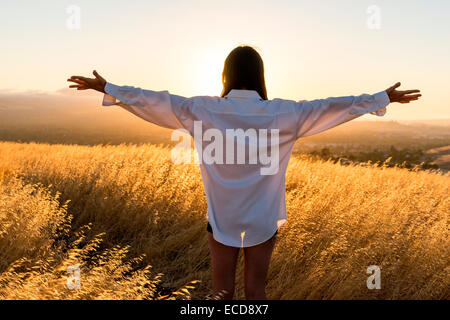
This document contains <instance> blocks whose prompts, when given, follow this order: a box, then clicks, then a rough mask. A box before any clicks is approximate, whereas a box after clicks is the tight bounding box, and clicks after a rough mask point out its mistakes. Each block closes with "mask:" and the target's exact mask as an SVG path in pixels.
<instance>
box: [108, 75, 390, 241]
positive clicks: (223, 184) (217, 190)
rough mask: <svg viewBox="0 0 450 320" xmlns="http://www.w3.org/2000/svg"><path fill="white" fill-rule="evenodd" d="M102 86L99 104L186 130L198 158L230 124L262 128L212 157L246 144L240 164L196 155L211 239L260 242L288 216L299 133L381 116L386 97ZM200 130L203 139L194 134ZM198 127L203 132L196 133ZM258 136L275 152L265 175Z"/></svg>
mask: <svg viewBox="0 0 450 320" xmlns="http://www.w3.org/2000/svg"><path fill="white" fill-rule="evenodd" d="M105 92H106V94H105V96H104V98H103V105H104V106H110V105H119V106H121V107H123V108H125V109H126V110H128V111H130V112H132V113H134V114H135V115H137V116H139V117H141V118H143V119H144V120H147V121H149V122H152V123H154V124H157V125H160V126H162V127H166V128H171V129H185V130H187V131H188V132H189V133H190V134H191V135H192V136H193V137H194V140H195V142H196V149H197V152H198V154H199V158H200V159H201V158H202V157H203V156H204V154H205V153H204V152H206V151H207V150H209V151H211V143H212V141H213V140H214V142H215V143H216V147H220V146H219V145H218V143H223V144H224V143H225V141H226V142H227V143H228V142H229V139H228V135H227V132H228V131H227V130H232V129H234V130H236V129H242V130H243V131H244V133H245V134H247V133H250V132H251V131H254V132H259V133H261V132H263V133H267V137H268V138H267V139H266V140H260V142H259V144H258V143H257V142H255V141H254V140H252V139H251V138H250V136H247V137H246V136H245V134H244V136H243V137H242V136H241V138H242V139H239V138H238V137H237V136H236V141H237V147H236V148H235V147H234V140H233V142H232V143H233V147H231V148H230V149H228V148H227V147H223V148H222V149H221V150H220V152H218V150H219V149H218V148H217V149H216V150H215V153H216V154H215V156H217V157H219V158H223V159H225V158H226V159H227V160H228V158H227V156H229V155H230V154H231V155H232V158H233V159H231V158H230V159H231V160H234V157H235V154H234V153H235V151H236V150H237V148H239V145H240V146H241V147H246V148H247V149H248V151H247V153H246V154H245V160H246V161H244V163H242V161H241V162H239V161H234V162H233V161H230V162H228V161H222V162H220V161H216V162H214V161H203V162H202V161H200V162H201V163H200V169H201V173H202V178H203V184H204V188H205V193H206V199H207V203H208V212H207V219H208V221H209V223H210V224H211V227H212V230H213V236H214V239H215V240H217V241H218V242H221V243H223V244H225V245H228V246H233V247H250V246H254V245H257V244H260V243H262V242H264V241H266V240H268V239H270V238H271V237H272V236H273V234H274V233H275V231H276V230H277V229H278V228H279V227H280V226H281V225H282V224H283V223H285V222H286V221H287V215H286V200H285V173H286V168H287V165H288V162H289V157H290V155H291V151H292V147H293V146H294V143H295V141H296V140H297V139H298V138H300V137H306V136H310V135H313V134H316V133H319V132H322V131H324V130H327V129H330V128H333V127H335V126H337V125H339V124H341V123H344V122H347V121H350V120H353V119H355V118H358V117H360V116H362V115H364V114H367V113H371V114H375V115H378V116H383V115H384V114H385V113H386V108H385V107H386V106H387V105H388V104H389V103H390V101H389V97H388V95H387V94H386V92H385V91H382V92H379V93H376V94H374V95H368V94H363V95H360V96H347V97H338V98H327V99H320V100H312V101H293V100H285V99H273V100H263V99H262V98H261V97H260V96H259V94H258V93H257V92H256V91H253V90H236V89H234V90H231V91H230V93H229V94H228V95H227V96H226V97H225V98H220V97H217V96H196V97H191V98H186V97H181V96H178V95H174V94H170V93H169V92H168V91H151V90H143V89H140V88H134V87H129V86H122V87H121V86H116V85H113V84H111V83H107V84H106V87H105ZM208 129H213V130H215V131H212V130H210V131H209V132H213V133H214V134H213V135H209V137H207V138H206V139H205V137H206V132H208ZM264 130H266V131H264ZM199 132H200V136H201V138H200V139H201V140H198V135H199ZM202 132H205V136H202V135H201V133H202ZM235 132H236V131H235ZM271 132H273V133H277V134H275V135H274V136H275V137H276V136H278V137H277V139H271V137H272V138H273V137H274V136H271V135H270V133H271ZM218 133H223V135H224V136H226V138H225V139H219V140H217V139H218V137H217V134H218ZM212 136H214V138H211V137H212ZM259 137H261V136H259ZM233 139H234V137H233ZM261 141H264V142H265V143H266V145H265V146H266V147H267V149H268V150H272V151H268V153H270V152H272V153H273V152H274V151H277V152H278V158H276V161H277V163H276V171H273V170H272V172H269V173H268V174H262V172H263V171H262V170H263V169H264V168H267V167H268V166H269V165H268V164H267V162H266V163H263V162H262V161H260V162H259V163H258V162H257V163H255V162H252V161H249V159H250V158H251V157H252V156H254V155H255V154H256V153H255V151H254V150H255V149H254V148H252V146H253V147H254V146H255V145H258V148H260V147H261V145H262V144H261ZM208 145H209V147H208ZM251 150H253V151H251ZM227 153H228V154H227ZM211 154H212V155H214V152H212V153H210V155H211ZM216 159H217V158H216ZM209 160H211V159H209ZM241 160H242V159H241ZM272 167H273V164H272ZM269 171H270V170H269Z"/></svg>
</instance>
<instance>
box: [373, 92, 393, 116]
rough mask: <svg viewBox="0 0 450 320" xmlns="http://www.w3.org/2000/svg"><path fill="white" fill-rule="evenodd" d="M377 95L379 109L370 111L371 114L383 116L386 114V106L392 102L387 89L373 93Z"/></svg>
mask: <svg viewBox="0 0 450 320" xmlns="http://www.w3.org/2000/svg"><path fill="white" fill-rule="evenodd" d="M373 96H374V97H375V101H376V102H378V108H377V110H372V111H370V114H373V115H376V116H379V117H382V116H384V115H385V114H386V106H387V105H388V104H389V103H391V101H390V100H389V96H388V94H387V93H386V91H381V92H378V93H376V94H374V95H373Z"/></svg>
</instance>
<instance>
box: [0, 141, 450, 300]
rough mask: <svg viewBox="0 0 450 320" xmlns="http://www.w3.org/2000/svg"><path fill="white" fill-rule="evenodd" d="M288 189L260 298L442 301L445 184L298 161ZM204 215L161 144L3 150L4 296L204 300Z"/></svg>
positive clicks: (427, 177)
mask: <svg viewBox="0 0 450 320" xmlns="http://www.w3.org/2000/svg"><path fill="white" fill-rule="evenodd" d="M286 183H287V185H286V188H287V206H288V222H287V223H286V224H285V225H284V226H282V227H281V229H280V232H279V236H278V240H277V241H278V242H277V244H276V247H275V251H274V255H273V258H272V262H271V265H270V270H269V276H268V285H267V293H268V298H269V299H449V298H450V290H449V288H450V283H449V279H450V277H449V272H450V264H449V257H450V252H449V245H448V244H449V213H450V198H449V194H450V190H449V189H450V175H449V174H445V175H444V174H441V173H439V172H431V171H429V172H428V171H409V170H405V169H400V168H386V167H376V166H375V167H364V166H359V165H351V166H340V165H339V164H333V163H331V162H327V161H312V160H311V159H310V158H308V157H293V158H292V159H291V161H290V164H289V167H288V172H287V182H286ZM268 196H270V195H268ZM206 208H207V206H206V199H205V196H204V191H203V186H202V182H201V176H200V170H199V168H198V167H197V166H196V165H175V164H173V163H172V162H171V161H170V149H168V148H166V147H161V146H155V145H142V146H134V145H117V146H101V145H99V146H79V145H50V144H35V143H30V144H27V143H12V142H0V298H1V299H173V298H193V299H205V298H208V297H209V294H210V288H211V274H210V266H209V252H208V246H207V237H206V231H205V224H206V219H205V214H206ZM241 258H242V257H240V262H241V263H242V260H241ZM241 263H240V265H242V264H241ZM74 265H76V266H79V268H80V276H81V277H80V285H81V286H80V289H76V290H69V289H68V288H67V286H66V282H67V279H68V277H69V274H68V273H66V271H67V268H68V267H70V266H74ZM370 265H378V266H379V267H380V268H381V289H380V290H369V289H367V287H366V280H367V277H368V276H369V275H368V274H366V270H367V267H368V266H370ZM241 270H242V269H241V266H240V267H239V269H238V277H237V282H238V286H237V298H243V297H244V295H243V287H242V277H241ZM193 281H194V282H193ZM195 281H198V282H195Z"/></svg>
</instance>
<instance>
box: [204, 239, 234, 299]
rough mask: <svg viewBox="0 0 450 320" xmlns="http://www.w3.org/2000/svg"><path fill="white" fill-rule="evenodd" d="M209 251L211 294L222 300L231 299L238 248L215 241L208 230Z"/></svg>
mask: <svg viewBox="0 0 450 320" xmlns="http://www.w3.org/2000/svg"><path fill="white" fill-rule="evenodd" d="M208 239H209V250H210V253H211V267H212V283H213V295H214V297H217V296H218V295H219V297H220V299H222V300H231V299H233V295H234V281H235V274H236V264H237V259H238V256H239V249H240V248H236V247H229V246H226V245H224V244H222V243H220V242H217V241H216V240H215V239H214V238H213V235H212V234H211V233H210V232H208Z"/></svg>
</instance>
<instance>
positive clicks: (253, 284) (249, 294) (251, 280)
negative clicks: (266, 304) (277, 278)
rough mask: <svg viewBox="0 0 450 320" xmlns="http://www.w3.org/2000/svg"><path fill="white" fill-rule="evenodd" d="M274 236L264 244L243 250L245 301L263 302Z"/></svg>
mask: <svg viewBox="0 0 450 320" xmlns="http://www.w3.org/2000/svg"><path fill="white" fill-rule="evenodd" d="M276 237H277V236H276V235H275V236H274V237H273V238H272V239H270V240H267V241H266V242H264V243H261V244H258V245H256V246H253V247H247V248H244V263H245V267H244V281H245V298H246V299H247V300H265V299H267V297H266V278H267V272H268V271H269V263H270V258H271V256H272V252H273V248H274V247H275V240H276Z"/></svg>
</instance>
